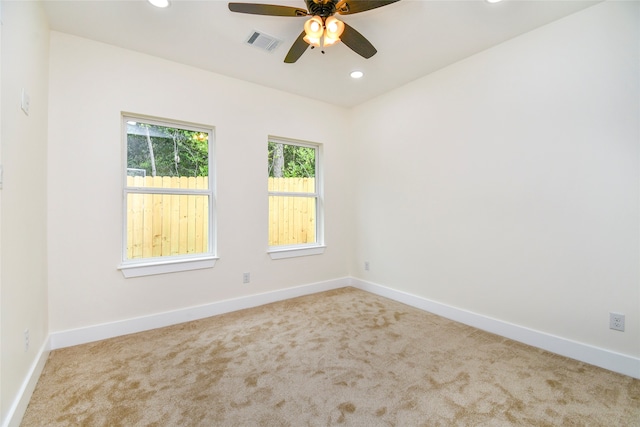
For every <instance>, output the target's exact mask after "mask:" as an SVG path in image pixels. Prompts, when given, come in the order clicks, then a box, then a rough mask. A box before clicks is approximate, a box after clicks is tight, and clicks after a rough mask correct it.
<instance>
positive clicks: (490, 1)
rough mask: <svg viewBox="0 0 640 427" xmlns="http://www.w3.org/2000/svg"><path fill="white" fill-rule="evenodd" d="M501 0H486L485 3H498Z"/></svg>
mask: <svg viewBox="0 0 640 427" xmlns="http://www.w3.org/2000/svg"><path fill="white" fill-rule="evenodd" d="M501 1H502V0H487V3H500V2H501Z"/></svg>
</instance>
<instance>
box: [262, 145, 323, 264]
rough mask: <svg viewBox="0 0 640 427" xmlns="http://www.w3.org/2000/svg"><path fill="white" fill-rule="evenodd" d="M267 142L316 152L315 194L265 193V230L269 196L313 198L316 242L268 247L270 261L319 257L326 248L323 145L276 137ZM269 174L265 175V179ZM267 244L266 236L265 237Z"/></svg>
mask: <svg viewBox="0 0 640 427" xmlns="http://www.w3.org/2000/svg"><path fill="white" fill-rule="evenodd" d="M269 142H275V143H281V144H285V145H297V146H300V147H307V148H313V149H314V150H315V151H316V170H315V187H316V188H315V192H314V193H295V192H291V193H290V192H280V191H267V230H268V229H269V217H268V212H269V207H268V205H269V197H270V196H286V197H315V199H316V241H315V243H301V244H297V245H278V246H268V249H267V253H268V254H269V256H270V257H271V259H284V258H294V257H301V256H309V255H320V254H323V253H324V250H325V248H326V245H325V242H324V185H323V176H322V171H323V166H322V165H323V145H322V144H319V143H314V142H308V141H299V140H295V139H289V138H283V137H278V136H269V139H268V140H267V145H268V143H269ZM268 176H269V174H268V173H267V177H268ZM267 234H268V233H267ZM267 244H268V236H267Z"/></svg>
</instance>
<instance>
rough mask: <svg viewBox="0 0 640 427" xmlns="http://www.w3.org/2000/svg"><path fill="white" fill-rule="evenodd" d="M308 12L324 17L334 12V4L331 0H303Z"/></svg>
mask: <svg viewBox="0 0 640 427" xmlns="http://www.w3.org/2000/svg"><path fill="white" fill-rule="evenodd" d="M305 3H307V9H308V10H309V14H311V15H314V16H321V17H323V18H326V17H328V16H331V15H333V14H334V13H336V4H335V2H334V1H333V0H305Z"/></svg>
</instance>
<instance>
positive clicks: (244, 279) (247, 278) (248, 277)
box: [242, 273, 251, 283]
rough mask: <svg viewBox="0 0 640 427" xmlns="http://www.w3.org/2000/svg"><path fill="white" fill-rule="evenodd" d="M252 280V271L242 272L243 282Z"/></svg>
mask: <svg viewBox="0 0 640 427" xmlns="http://www.w3.org/2000/svg"><path fill="white" fill-rule="evenodd" d="M250 281H251V273H242V283H249V282H250Z"/></svg>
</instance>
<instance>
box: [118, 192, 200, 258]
mask: <svg viewBox="0 0 640 427" xmlns="http://www.w3.org/2000/svg"><path fill="white" fill-rule="evenodd" d="M126 221H127V237H126V238H127V259H137V258H150V257H160V256H172V255H188V254H200V253H206V252H208V251H209V196H208V195H188V194H179V195H178V194H145V193H129V194H127V217H126Z"/></svg>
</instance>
